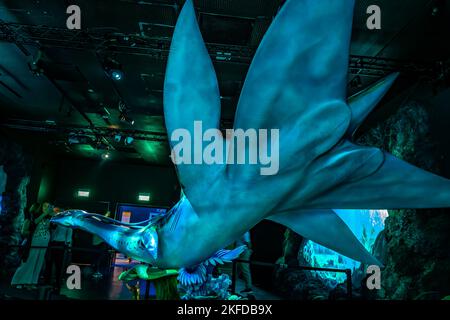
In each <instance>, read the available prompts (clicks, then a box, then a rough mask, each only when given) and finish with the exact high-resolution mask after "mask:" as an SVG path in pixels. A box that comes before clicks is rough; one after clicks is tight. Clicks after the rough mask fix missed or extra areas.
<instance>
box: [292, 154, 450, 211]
mask: <svg viewBox="0 0 450 320" xmlns="http://www.w3.org/2000/svg"><path fill="white" fill-rule="evenodd" d="M288 206H289V205H288ZM302 206H303V207H305V206H306V207H307V208H331V207H335V208H340V209H401V208H447V207H450V180H448V179H445V178H442V177H439V176H437V175H434V174H432V173H429V172H427V171H424V170H422V169H419V168H417V167H415V166H413V165H411V164H409V163H407V162H405V161H403V160H400V159H398V158H396V157H394V156H392V155H390V154H388V153H385V161H384V163H383V165H382V166H381V167H380V168H379V169H378V170H377V171H376V172H375V173H373V174H372V175H370V176H367V177H365V178H363V179H360V180H356V181H347V182H344V183H342V184H340V185H338V186H336V187H335V188H333V189H332V190H330V191H329V192H326V193H323V194H321V195H319V196H317V198H315V199H313V200H312V201H309V202H308V203H303V204H300V203H298V207H302Z"/></svg>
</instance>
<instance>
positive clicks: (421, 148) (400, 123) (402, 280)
mask: <svg viewBox="0 0 450 320" xmlns="http://www.w3.org/2000/svg"><path fill="white" fill-rule="evenodd" d="M360 142H361V143H363V144H368V145H374V146H378V147H380V148H382V149H384V150H387V151H389V152H390V153H392V154H393V155H394V156H396V157H398V158H400V159H403V160H406V161H408V162H410V163H412V164H414V165H416V166H418V167H420V168H423V169H425V170H428V171H430V172H434V173H437V174H439V173H441V171H442V157H441V156H440V155H439V154H438V153H437V151H436V150H437V149H438V148H437V146H436V145H435V144H434V142H433V139H432V138H431V135H430V120H429V114H428V112H427V110H426V109H425V108H424V107H423V106H421V105H420V104H418V103H414V102H411V103H408V104H407V105H405V106H404V107H402V108H401V109H400V110H399V111H398V112H397V113H396V114H395V115H393V116H392V117H390V118H389V119H388V120H387V121H386V122H384V123H382V124H380V125H378V126H377V127H375V128H373V129H372V130H370V131H369V132H368V133H367V134H366V135H365V136H364V137H362V139H361V141H360ZM378 244H379V245H378V246H376V247H375V248H374V250H375V252H374V254H375V255H376V256H379V257H380V258H381V260H382V261H383V262H384V264H385V266H386V268H385V269H384V270H383V272H382V290H380V291H379V292H378V295H379V298H382V299H402V300H403V299H442V298H444V297H445V296H447V295H449V292H448V290H449V284H450V250H449V247H448V246H449V244H450V216H449V209H434V210H397V211H394V210H390V211H389V218H387V220H386V228H385V231H384V232H383V233H381V234H380V239H378Z"/></svg>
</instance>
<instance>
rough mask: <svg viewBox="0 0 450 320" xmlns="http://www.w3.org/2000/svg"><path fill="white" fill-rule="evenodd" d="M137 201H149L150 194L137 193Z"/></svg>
mask: <svg viewBox="0 0 450 320" xmlns="http://www.w3.org/2000/svg"><path fill="white" fill-rule="evenodd" d="M138 200H139V201H142V202H149V201H150V193H139V195H138Z"/></svg>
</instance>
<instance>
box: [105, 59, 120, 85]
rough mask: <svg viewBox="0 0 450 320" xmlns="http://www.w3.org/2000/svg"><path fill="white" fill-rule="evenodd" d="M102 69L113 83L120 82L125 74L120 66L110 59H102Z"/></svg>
mask: <svg viewBox="0 0 450 320" xmlns="http://www.w3.org/2000/svg"><path fill="white" fill-rule="evenodd" d="M103 69H104V70H105V72H106V73H107V74H108V76H109V77H110V78H111V79H112V80H114V81H120V80H122V79H123V78H124V77H125V73H124V72H123V70H122V65H121V64H120V63H119V62H117V61H116V60H114V59H112V58H105V59H104V61H103Z"/></svg>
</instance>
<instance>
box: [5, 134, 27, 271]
mask: <svg viewBox="0 0 450 320" xmlns="http://www.w3.org/2000/svg"><path fill="white" fill-rule="evenodd" d="M29 164H30V159H29V158H28V157H27V156H26V154H25V153H24V152H23V150H22V148H21V147H20V146H19V145H17V144H15V143H12V142H10V141H8V139H6V138H4V137H2V136H0V165H2V166H3V170H4V172H5V173H6V175H7V179H6V186H5V191H4V192H3V197H2V211H1V213H0V261H1V262H2V268H0V278H3V277H8V276H10V274H11V273H12V272H13V271H14V269H15V268H16V267H17V263H18V254H17V252H18V250H17V249H13V250H11V249H8V248H7V247H6V246H8V245H18V244H20V242H21V236H20V230H21V227H22V223H23V220H24V210H25V207H26V205H27V196H26V194H27V193H26V188H27V185H28V182H29V177H28V172H29V167H30V165H29Z"/></svg>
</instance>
